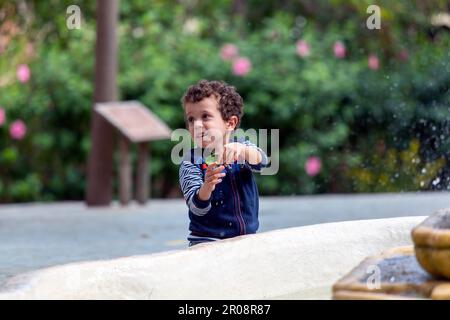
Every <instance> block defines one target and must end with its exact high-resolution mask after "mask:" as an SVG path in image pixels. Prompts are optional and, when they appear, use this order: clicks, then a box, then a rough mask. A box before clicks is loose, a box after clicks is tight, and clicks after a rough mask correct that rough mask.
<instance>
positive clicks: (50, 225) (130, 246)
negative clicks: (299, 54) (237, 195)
mask: <svg viewBox="0 0 450 320" xmlns="http://www.w3.org/2000/svg"><path fill="white" fill-rule="evenodd" d="M444 207H450V193H448V192H434V193H403V194H377V195H325V196H309V197H266V198H262V199H261V201H260V230H259V231H260V232H263V231H268V230H273V229H279V228H288V227H297V226H302V225H309V224H317V223H325V222H334V221H345V220H360V219H372V218H388V217H399V216H414V215H428V214H430V213H431V212H433V211H434V210H436V209H439V208H444ZM187 228H188V218H187V210H186V207H185V204H184V202H183V200H153V201H151V202H149V203H148V205H146V206H144V207H141V206H137V205H132V206H130V207H128V208H121V207H119V206H117V205H114V206H113V207H111V208H108V209H105V208H102V209H99V208H96V209H88V208H86V207H85V205H84V204H83V203H82V202H58V203H52V204H39V203H33V204H22V205H0V286H1V284H2V283H3V282H4V281H5V280H6V279H7V278H8V277H10V276H12V275H15V274H18V273H22V272H26V271H29V270H34V269H38V268H42V267H47V266H51V265H56V264H62V263H68V262H73V261H82V260H93V259H109V258H116V257H123V256H130V255H136V254H148V253H153V252H159V251H166V250H173V249H180V248H185V247H187V242H186V240H185V238H186V235H187Z"/></svg>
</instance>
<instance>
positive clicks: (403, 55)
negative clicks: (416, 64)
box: [398, 49, 409, 61]
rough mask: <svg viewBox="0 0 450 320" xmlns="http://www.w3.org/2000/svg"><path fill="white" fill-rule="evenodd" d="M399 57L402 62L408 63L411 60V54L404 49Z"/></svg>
mask: <svg viewBox="0 0 450 320" xmlns="http://www.w3.org/2000/svg"><path fill="white" fill-rule="evenodd" d="M398 57H399V58H400V60H402V61H406V60H408V58H409V52H408V50H406V49H402V50H401V51H400V52H399V53H398Z"/></svg>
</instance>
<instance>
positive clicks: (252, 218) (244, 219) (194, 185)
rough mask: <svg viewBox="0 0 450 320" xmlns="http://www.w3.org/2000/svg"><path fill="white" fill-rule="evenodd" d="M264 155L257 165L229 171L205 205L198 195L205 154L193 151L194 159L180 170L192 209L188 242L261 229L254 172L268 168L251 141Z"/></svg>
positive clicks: (187, 200) (244, 165)
mask: <svg viewBox="0 0 450 320" xmlns="http://www.w3.org/2000/svg"><path fill="white" fill-rule="evenodd" d="M241 143H244V144H245V145H248V146H251V147H255V148H257V149H258V150H259V152H260V153H261V155H262V162H261V163H260V164H258V165H251V164H249V163H248V162H246V163H245V164H237V163H235V164H233V165H230V166H229V167H226V168H225V170H224V172H225V173H226V176H225V177H223V178H222V182H220V183H218V184H216V187H215V189H214V191H213V192H212V194H211V198H210V199H209V200H207V201H202V200H200V199H199V197H198V191H199V189H200V187H201V186H202V184H203V181H204V177H205V172H206V168H205V165H203V166H202V164H204V163H205V159H203V157H202V151H203V150H201V149H200V150H198V149H197V151H200V152H195V151H196V150H195V149H192V150H191V155H190V156H191V158H190V159H189V160H185V161H183V162H182V163H181V166H180V187H181V190H182V192H183V195H184V198H185V200H186V204H187V206H188V208H189V219H190V224H189V230H190V235H189V236H188V240H189V241H211V240H219V239H226V238H232V237H236V236H239V235H244V234H251V233H256V231H257V230H258V227H259V221H258V210H259V196H258V188H257V186H256V182H255V179H254V177H253V172H255V171H256V172H259V171H261V169H262V168H263V167H265V166H267V164H268V159H267V156H266V154H265V153H264V151H263V150H262V149H261V148H258V147H257V146H256V145H254V144H252V143H251V142H249V141H244V142H241Z"/></svg>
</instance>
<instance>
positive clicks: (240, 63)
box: [233, 57, 252, 77]
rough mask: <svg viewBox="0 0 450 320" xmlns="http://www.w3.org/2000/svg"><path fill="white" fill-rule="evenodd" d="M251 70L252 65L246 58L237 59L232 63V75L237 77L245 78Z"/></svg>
mask: <svg viewBox="0 0 450 320" xmlns="http://www.w3.org/2000/svg"><path fill="white" fill-rule="evenodd" d="M251 69H252V63H251V62H250V60H249V59H248V58H245V57H239V58H236V59H235V60H234V61H233V73H234V74H235V75H237V76H241V77H242V76H245V75H246V74H247V73H249V72H250V70H251Z"/></svg>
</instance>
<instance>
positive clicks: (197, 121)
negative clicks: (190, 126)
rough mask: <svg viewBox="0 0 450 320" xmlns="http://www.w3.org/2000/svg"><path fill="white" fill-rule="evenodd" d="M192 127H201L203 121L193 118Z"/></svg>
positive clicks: (199, 128)
mask: <svg viewBox="0 0 450 320" xmlns="http://www.w3.org/2000/svg"><path fill="white" fill-rule="evenodd" d="M194 129H198V130H201V129H203V121H202V120H195V121H194Z"/></svg>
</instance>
